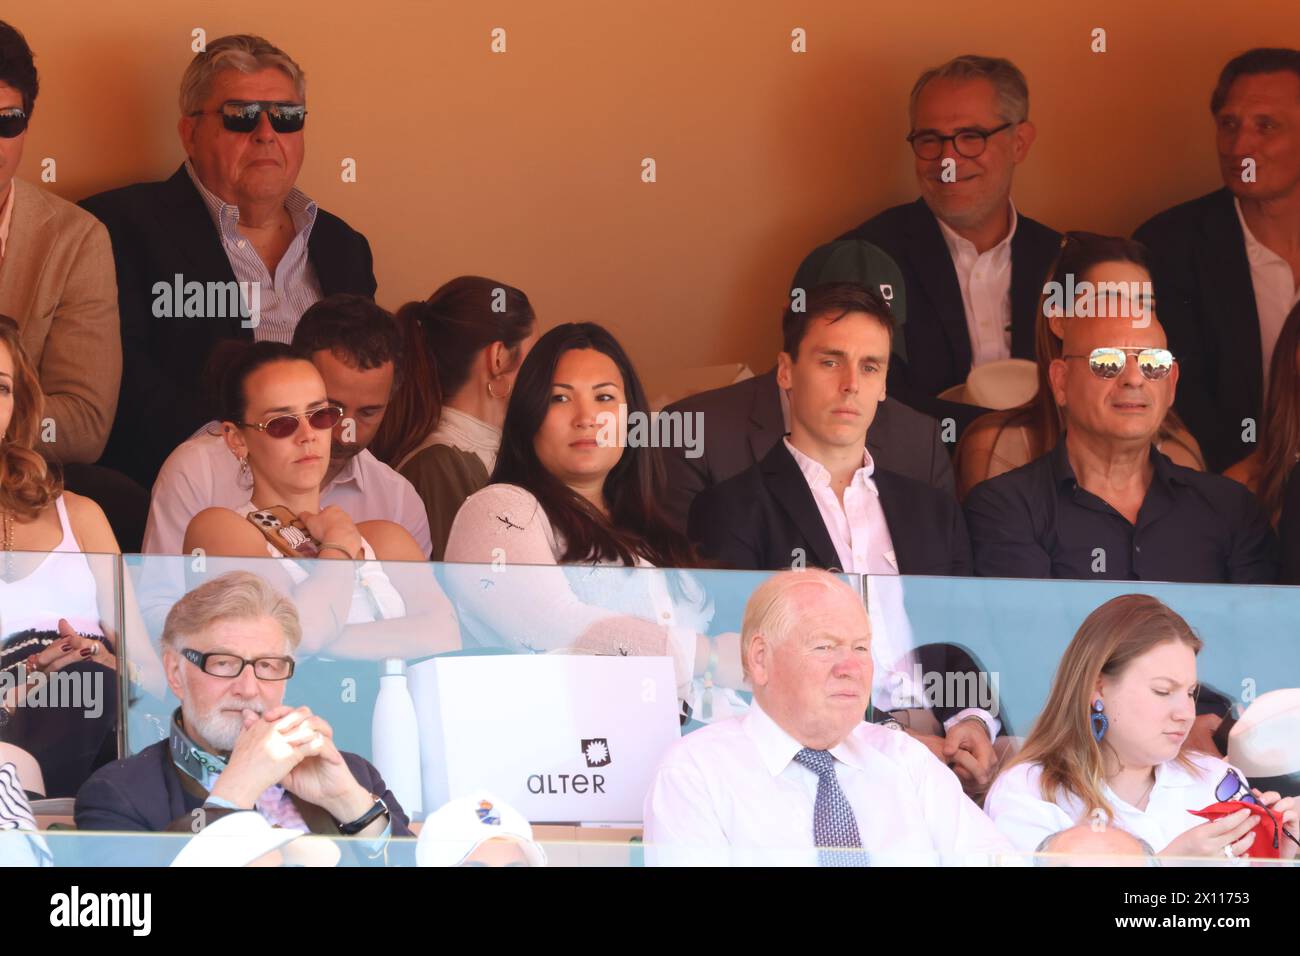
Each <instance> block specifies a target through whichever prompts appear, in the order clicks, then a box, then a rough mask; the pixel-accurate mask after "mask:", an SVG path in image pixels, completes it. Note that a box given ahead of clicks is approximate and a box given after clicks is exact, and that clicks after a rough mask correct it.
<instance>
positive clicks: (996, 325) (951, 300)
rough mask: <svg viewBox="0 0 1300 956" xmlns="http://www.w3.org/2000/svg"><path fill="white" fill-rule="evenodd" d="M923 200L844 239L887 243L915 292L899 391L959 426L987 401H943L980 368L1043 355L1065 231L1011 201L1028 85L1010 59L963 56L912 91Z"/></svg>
mask: <svg viewBox="0 0 1300 956" xmlns="http://www.w3.org/2000/svg"><path fill="white" fill-rule="evenodd" d="M910 116H911V121H912V132H911V134H910V135H909V137H908V139H909V141H910V142H911V144H912V150H913V153H914V154H915V163H916V180H917V183H918V184H919V185H920V187H921V198H920V199H917V200H916V201H915V202H911V203H906V204H904V205H901V206H894V207H893V208H891V209H886V210H885V211H884V212H881V213H879V214H878V215H876V216H875V217H873V218H871V219H868V220H867V221H866V222H864V223H862V224H861V225H859V226H857V227H856V228H854V229H852V230H850V231H849V232H846V233H845V234H844V235H842V236H841V237H840V238H841V239H863V240H866V241H867V242H871V243H874V244H876V245H878V246H880V247H881V248H882V249H884V250H885V251H886V252H887V253H889V255H890V256H891V257H892V258H893V259H894V261H895V262H897V263H898V265H899V268H900V269H902V272H903V279H904V285H905V287H906V290H907V323H906V325H904V327H903V335H904V337H905V339H906V344H907V348H906V355H907V359H906V361H905V362H904V361H895V362H893V363H892V364H891V367H890V379H889V387H890V389H891V390H892V391H893V392H894V395H895V397H896V398H898V399H900V400H902V401H904V402H906V403H907V404H909V405H911V406H912V407H913V408H917V409H920V410H921V411H923V412H926V413H927V414H929V415H933V416H934V417H936V418H938V419H940V420H942V419H943V418H945V417H953V418H954V419H955V420H956V424H957V427H958V430H959V431H960V430H962V429H964V428H965V426H966V425H967V424H969V422H970V421H971V420H973V418H975V417H977V416H978V415H980V414H982V412H983V411H984V410H983V409H979V408H975V407H974V406H965V411H964V412H963V411H961V410H960V409H962V408H963V406H959V405H955V404H954V403H951V402H947V403H941V402H938V401H936V400H935V398H934V396H936V395H938V394H939V393H940V392H942V391H943V390H944V389H946V388H949V387H951V386H953V385H960V384H961V383H962V382H964V381H966V376H967V375H968V374H969V373H970V370H971V368H972V366H974V365H981V364H984V363H985V362H989V361H993V360H995V359H998V358H1013V357H1014V358H1023V359H1030V360H1032V359H1033V358H1034V314H1035V311H1036V310H1037V308H1038V299H1039V296H1040V295H1041V293H1042V290H1043V283H1044V282H1045V281H1046V280H1047V275H1048V273H1049V271H1050V270H1051V266H1052V262H1053V260H1054V259H1055V257H1056V254H1057V251H1058V248H1059V244H1060V238H1061V237H1060V235H1059V234H1058V233H1056V232H1055V231H1053V230H1052V229H1049V228H1048V227H1047V226H1044V225H1042V224H1041V223H1038V222H1035V221H1034V220H1032V219H1030V218H1029V217H1028V216H1025V215H1022V214H1020V213H1019V212H1018V211H1017V210H1016V208H1015V207H1014V206H1013V205H1012V202H1011V181H1012V176H1013V174H1014V172H1015V167H1016V166H1017V165H1018V164H1020V163H1021V162H1022V161H1024V159H1025V158H1026V157H1027V156H1028V155H1029V148H1030V146H1031V145H1032V144H1033V142H1034V136H1035V130H1034V125H1033V124H1032V123H1031V122H1029V89H1028V86H1027V84H1026V82H1025V78H1024V75H1023V74H1022V73H1021V72H1020V70H1018V69H1017V68H1016V66H1015V65H1014V64H1013V63H1011V62H1009V61H1007V60H1003V59H997V58H992V57H982V56H960V57H957V58H956V59H954V60H951V61H949V62H948V63H945V64H943V65H942V66H939V67H935V68H934V69H931V70H927V71H926V72H924V73H922V74H921V76H920V78H919V79H918V80H917V82H916V85H915V86H914V87H913V88H912V98H911V104H910Z"/></svg>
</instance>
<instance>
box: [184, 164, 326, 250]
mask: <svg viewBox="0 0 1300 956" xmlns="http://www.w3.org/2000/svg"><path fill="white" fill-rule="evenodd" d="M185 171H186V172H187V173H189V175H190V181H191V182H192V183H194V188H195V189H197V190H198V191H199V196H201V197H202V199H203V205H205V206H207V207H208V213H209V214H210V215H211V216H212V223H213V225H215V226H216V227H217V232H218V233H220V234H221V235H223V236H226V237H227V238H230V237H233V236H234V234H235V227H236V226H237V225H238V224H239V207H238V206H237V205H235V204H234V203H228V202H226V201H225V200H224V199H222V198H221V197H220V196H218V195H217V194H216V193H214V192H212V190H210V189H208V187H207V186H205V185H203V181H202V180H201V179H199V174H198V171H197V170H195V168H194V164H193V163H191V162H190V161H189V160H188V159H186V160H185ZM284 208H285V209H287V210H288V211H289V218H290V219H292V220H293V228H294V231H295V232H304V230H305V231H306V233H307V234H308V235H310V233H311V227H312V226H313V225H315V223H316V213H317V211H318V207H317V205H316V201H315V200H314V199H312V198H311V197H309V196H308V195H307V194H306V193H305V192H303V191H302V190H301V189H299V188H298V187H297V186H294V187H292V188H291V189H290V190H289V195H287V196H285V197H284Z"/></svg>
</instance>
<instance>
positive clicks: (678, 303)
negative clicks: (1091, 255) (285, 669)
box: [3, 0, 1300, 377]
mask: <svg viewBox="0 0 1300 956" xmlns="http://www.w3.org/2000/svg"><path fill="white" fill-rule="evenodd" d="M3 16H4V17H5V18H7V19H10V20H11V22H13V23H14V24H15V25H17V26H18V27H19V28H20V29H22V30H23V31H24V33H25V34H26V35H27V38H28V40H29V42H30V43H31V44H32V46H33V48H34V49H35V51H36V54H37V66H38V68H39V69H40V74H41V94H40V98H39V100H38V104H37V110H36V113H35V116H34V119H33V123H32V127H31V133H30V135H29V136H28V141H27V149H26V154H25V156H24V159H23V164H22V169H21V170H20V175H22V176H25V177H26V178H28V179H31V180H37V179H38V178H39V175H40V170H41V160H42V158H43V157H53V158H54V159H55V160H56V161H57V164H58V165H57V171H58V179H57V182H55V183H52V184H50V185H49V188H51V189H53V190H55V191H56V192H57V193H59V194H60V195H62V196H64V197H67V198H69V199H79V198H81V197H83V196H86V195H88V194H90V193H92V192H97V191H99V190H101V189H106V188H110V187H114V186H119V185H124V184H127V183H130V182H133V181H138V180H142V179H158V178H165V177H166V176H168V175H170V173H171V172H172V171H174V170H175V168H176V167H177V165H178V164H179V163H180V162H181V160H182V159H183V153H182V151H181V148H180V145H179V142H178V139H177V136H176V131H175V128H176V119H177V105H176V92H177V86H178V83H179V79H180V75H181V72H182V71H183V70H184V67H185V65H186V64H187V63H188V62H189V60H190V58H191V57H192V55H193V54H192V52H191V49H190V43H191V30H193V29H194V28H196V27H202V28H203V29H205V30H206V31H207V36H208V38H209V39H213V38H216V37H218V36H220V35H222V34H225V33H236V32H256V33H261V34H263V35H264V36H266V37H267V38H268V39H270V40H271V41H272V42H274V43H276V44H277V45H279V46H281V47H282V48H284V49H285V50H287V51H288V52H289V53H290V54H291V55H292V56H293V57H294V58H295V59H296V60H297V61H298V62H299V63H300V64H301V65H302V67H303V68H304V69H305V70H306V72H307V80H308V85H307V89H308V108H309V110H310V117H309V120H308V126H307V156H306V162H305V163H304V166H303V172H302V175H301V178H300V181H299V185H300V186H302V187H303V188H304V189H305V190H306V191H307V192H308V194H310V195H311V196H312V197H313V198H315V199H316V200H317V201H318V202H320V204H321V206H322V207H324V208H326V209H329V210H330V211H332V212H334V213H336V214H338V215H341V216H343V217H344V218H345V219H347V220H348V221H349V222H350V223H351V224H352V225H353V226H354V227H355V228H357V229H360V230H361V231H362V232H364V233H365V234H366V235H367V236H368V237H369V239H370V243H371V245H372V247H373V249H374V253H375V263H376V272H377V275H378V279H379V293H378V298H379V301H380V302H381V303H382V304H384V305H386V306H388V307H390V308H395V307H397V306H398V305H400V304H401V303H402V302H404V301H406V300H408V299H412V298H424V297H426V296H427V295H428V294H429V293H430V292H432V291H433V289H435V288H436V287H437V286H438V285H440V284H441V283H442V282H444V281H445V280H447V279H449V278H451V277H452V276H455V275H458V274H462V273H478V274H482V275H487V276H491V277H493V278H497V279H500V280H503V281H505V282H509V283H511V284H514V285H517V286H519V287H520V288H522V289H523V290H524V291H525V292H527V293H528V295H529V297H530V298H531V299H532V301H533V303H534V305H535V306H536V308H537V311H538V314H539V317H540V319H541V322H542V325H543V326H550V325H554V324H556V323H558V322H563V321H571V320H594V321H598V322H602V323H605V324H607V325H608V326H609V327H610V328H611V329H612V330H613V331H614V332H615V333H616V334H617V335H619V336H620V338H621V339H622V340H623V342H624V344H625V345H626V346H627V347H628V348H629V350H630V351H631V353H632V355H633V357H634V359H635V360H636V361H637V362H638V364H639V366H640V367H641V369H642V371H643V373H649V374H650V376H651V377H653V375H654V373H655V371H656V370H659V369H662V368H664V367H668V366H672V365H706V364H713V363H717V362H724V361H737V360H738V361H745V362H748V363H750V364H751V365H752V366H754V367H755V369H759V370H761V369H764V368H766V367H768V365H769V364H770V363H771V361H772V358H773V356H774V354H775V352H776V351H777V349H778V348H779V341H780V338H779V334H778V326H779V316H780V312H781V309H782V308H783V306H784V303H785V295H786V288H787V284H788V282H789V279H790V278H791V276H792V275H793V273H794V269H795V267H796V266H797V264H798V262H799V260H800V259H801V258H802V256H803V255H804V254H805V253H806V252H807V251H808V250H809V249H811V248H812V247H813V246H815V245H817V244H818V243H820V242H824V241H827V240H829V239H832V238H834V237H835V236H836V235H838V234H839V233H840V232H842V231H843V230H845V229H848V228H850V227H852V226H854V225H856V224H857V223H858V222H860V221H862V220H863V219H865V218H867V217H868V216H869V215H871V214H874V212H875V211H877V210H878V209H880V208H883V207H884V206H887V205H892V204H894V203H897V202H902V201H905V200H909V199H911V198H913V197H914V196H915V194H916V190H915V183H914V181H913V178H912V168H911V155H910V152H909V150H908V148H907V146H906V144H905V143H904V142H903V137H904V135H905V134H906V133H907V116H906V100H907V93H908V91H909V89H910V88H911V85H912V82H913V81H914V79H915V77H916V75H917V74H918V73H919V72H920V71H921V70H922V69H923V68H925V67H927V66H930V65H932V64H935V63H937V62H940V61H942V60H944V59H947V58H948V57H950V56H953V55H956V54H958V53H966V52H977V53H986V54H994V55H1003V56H1007V57H1010V58H1011V59H1012V60H1014V61H1015V62H1016V63H1017V64H1018V65H1019V66H1020V67H1021V69H1022V70H1024V72H1025V74H1026V75H1027V77H1028V79H1029V84H1030V106H1031V108H1030V116H1031V119H1033V120H1034V121H1035V123H1036V124H1037V126H1038V140H1037V142H1036V144H1035V145H1034V147H1033V149H1032V151H1031V153H1030V156H1029V158H1028V160H1027V161H1026V163H1025V164H1024V165H1022V166H1021V167H1020V170H1019V172H1018V175H1017V179H1016V189H1015V193H1014V196H1015V199H1016V203H1017V206H1018V207H1019V208H1021V209H1023V210H1024V211H1025V212H1026V213H1027V214H1029V215H1031V216H1033V217H1034V218H1036V219H1039V220H1041V221H1044V222H1046V223H1048V224H1050V225H1052V226H1055V227H1057V228H1062V229H1064V228H1082V229H1093V230H1098V231H1103V232H1125V233H1127V232H1128V231H1130V230H1131V229H1132V228H1133V227H1134V226H1136V225H1137V224H1138V223H1140V222H1141V221H1142V220H1143V219H1145V218H1146V217H1147V216H1148V215H1150V214H1151V213H1153V212H1155V211H1156V210H1158V209H1161V208H1163V207H1165V206H1167V205H1170V204H1172V203H1173V202H1176V201H1178V200H1180V199H1184V198H1190V197H1192V196H1195V195H1200V194H1201V193H1204V192H1206V191H1208V190H1210V189H1212V188H1215V187H1216V186H1217V185H1218V177H1217V172H1216V166H1215V161H1214V153H1213V140H1212V127H1211V123H1210V119H1209V111H1208V106H1207V103H1208V99H1209V93H1210V90H1211V88H1212V87H1213V84H1214V80H1215V77H1216V76H1217V73H1218V70H1219V69H1220V67H1221V66H1222V64H1223V63H1224V62H1225V61H1226V60H1227V59H1228V58H1229V57H1230V56H1232V55H1233V54H1235V53H1237V52H1240V51H1241V50H1244V49H1246V48H1248V47H1251V46H1257V45H1265V44H1270V45H1278V44H1282V45H1291V46H1300V4H1297V3H1296V2H1295V0H1246V2H1239V3H1232V4H1227V3H1223V4H1213V5H1204V4H1201V3H1199V2H1195V0H1140V2H1133V0H1118V2H1116V0H1101V2H1089V3H1085V4H1079V3H1063V2H1059V0H1010V2H995V3H992V4H988V3H985V4H973V3H970V2H967V0H961V2H955V0H930V2H925V3H902V4H883V3H864V2H861V0H801V2H793V0H779V2H778V0H745V2H725V3H724V2H710V0H704V2H692V3H683V2H644V0H633V2H629V0H617V2H608V0H604V2H590V3H585V2H576V0H551V2H546V3H538V2H537V0H508V2H495V3H478V2H469V3H445V2H420V0H369V2H354V0H348V2H338V0H329V2H316V3H306V2H302V0H293V2H279V3H274V4H269V3H266V2H252V0H221V2H219V3H218V2H216V0H110V2H91V0H60V2H57V3H35V2H32V0H27V2H25V3H22V4H10V5H8V6H7V9H6V10H5V12H4V14H3ZM495 27H502V28H504V29H505V30H506V38H507V39H506V42H507V52H506V53H505V54H493V53H492V52H490V48H489V44H490V39H491V37H490V31H491V30H492V29H493V28H495ZM796 27H802V28H803V29H804V30H806V31H807V47H808V52H807V53H803V54H795V53H792V52H791V50H790V43H791V37H790V34H791V30H793V29H794V28H796ZM1095 27H1102V28H1104V29H1105V30H1106V32H1107V47H1108V50H1107V52H1106V53H1104V54H1094V53H1092V52H1091V51H1090V43H1091V36H1090V33H1091V31H1092V29H1093V28H1095ZM647 156H649V157H653V158H654V159H655V160H656V162H657V166H658V181H657V182H656V183H653V184H645V183H642V182H641V178H640V177H641V165H640V164H641V160H642V159H643V158H644V157H647ZM344 157H353V158H355V159H356V161H357V169H358V181H357V182H356V183H351V184H345V183H343V182H341V181H340V175H339V173H340V162H341V160H342V159H343V158H344Z"/></svg>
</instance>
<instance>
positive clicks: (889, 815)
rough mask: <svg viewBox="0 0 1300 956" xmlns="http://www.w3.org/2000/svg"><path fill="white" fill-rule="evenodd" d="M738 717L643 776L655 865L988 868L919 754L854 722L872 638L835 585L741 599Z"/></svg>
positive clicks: (984, 851)
mask: <svg viewBox="0 0 1300 956" xmlns="http://www.w3.org/2000/svg"><path fill="white" fill-rule="evenodd" d="M741 653H742V660H743V662H744V667H745V671H746V674H747V676H748V677H749V679H750V681H751V683H752V685H753V688H754V706H753V707H752V708H750V710H749V711H748V712H747V713H746V714H745V716H743V717H738V718H733V719H731V720H726V721H721V722H719V723H715V724H712V725H710V726H708V727H705V728H703V729H701V730H697V731H695V732H694V733H691V734H689V735H687V736H686V737H684V738H682V740H681V741H679V742H678V743H677V744H675V745H674V746H673V747H672V748H671V749H670V750H669V751H668V753H667V754H666V755H665V757H664V759H663V761H662V762H661V764H660V765H659V767H658V769H657V770H656V772H655V777H654V780H653V781H652V784H651V787H650V790H649V793H648V794H647V796H646V801H645V840H646V843H647V845H648V847H649V851H650V861H651V862H653V863H658V864H721V863H734V864H787V865H788V864H805V865H814V864H817V863H822V864H826V865H864V864H866V863H867V862H868V861H869V862H871V863H876V864H879V863H884V862H888V863H892V864H909V863H910V864H933V863H936V862H941V861H942V862H960V863H988V862H991V857H992V856H993V855H996V854H999V853H1003V852H1010V846H1009V844H1008V843H1007V842H1006V840H1005V839H1004V838H1003V837H1002V836H1001V835H1000V834H998V832H997V831H996V830H995V829H994V827H993V824H992V823H991V822H990V820H989V819H988V817H986V816H985V815H984V814H983V813H982V812H981V811H980V810H979V809H978V808H977V807H976V806H975V804H973V803H972V802H971V801H970V800H969V799H968V798H967V797H966V795H965V794H963V793H962V788H961V784H960V783H959V782H958V780H957V778H956V776H954V775H953V774H952V772H951V771H949V770H948V769H947V768H946V767H945V766H944V765H943V764H942V763H940V762H939V761H938V760H937V759H935V757H934V756H933V755H932V754H931V753H930V751H929V750H928V749H927V748H926V747H925V745H924V744H921V743H919V742H918V741H915V740H913V739H912V738H911V737H909V736H908V735H907V734H904V733H901V732H898V731H896V730H890V729H888V728H885V727H881V726H877V725H874V724H867V723H864V722H863V721H862V714H863V712H864V711H865V709H866V706H867V701H868V699H869V697H870V694H871V678H872V663H871V625H870V621H869V619H868V617H867V613H866V609H865V608H864V607H863V606H862V602H861V601H860V600H859V598H858V596H857V594H855V593H854V591H853V589H852V588H850V587H849V586H848V585H847V584H845V583H844V582H843V581H841V580H840V579H839V578H837V577H836V576H835V575H832V574H829V573H827V572H824V571H818V570H811V569H810V570H805V571H789V572H783V573H781V574H778V575H775V576H774V577H772V578H770V579H768V580H767V581H765V582H764V583H763V584H762V585H761V586H760V587H759V588H758V589H757V590H756V591H755V592H754V594H753V595H752V596H751V597H750V600H749V603H748V605H747V606H746V608H745V617H744V623H743V626H742V631H741Z"/></svg>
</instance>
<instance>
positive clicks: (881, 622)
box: [782, 438, 1002, 740]
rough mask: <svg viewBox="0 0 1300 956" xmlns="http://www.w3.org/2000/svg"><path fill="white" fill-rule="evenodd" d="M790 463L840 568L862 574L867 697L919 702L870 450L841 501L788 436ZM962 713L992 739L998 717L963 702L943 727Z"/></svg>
mask: <svg viewBox="0 0 1300 956" xmlns="http://www.w3.org/2000/svg"><path fill="white" fill-rule="evenodd" d="M782 440H783V441H784V442H785V447H786V448H787V449H788V450H789V451H790V455H791V456H792V457H793V458H794V460H795V464H797V465H798V466H799V470H800V471H801V472H802V473H803V476H804V480H805V481H807V482H808V488H809V490H810V491H812V496H813V500H814V501H816V502H817V511H818V512H819V513H820V514H821V518H822V524H823V525H825V527H826V533H827V534H828V535H830V539H831V543H832V544H833V545H834V546H835V553H836V554H837V555H838V556H839V559H840V569H841V570H843V571H846V572H848V573H850V574H865V575H867V576H868V577H867V614H868V616H869V617H870V618H871V635H872V636H871V652H872V657H873V659H874V660H875V662H876V667H877V669H878V671H879V673H878V674H877V675H876V679H875V680H874V681H873V682H872V683H873V684H874V685H875V686H874V687H873V689H872V701H873V702H874V704H875V706H876V707H877V709H879V710H906V709H908V708H912V707H923V706H924V693H923V687H924V681H922V682H921V686H920V687H918V686H917V683H918V682H917V680H916V674H915V664H914V661H915V656H914V654H913V653H912V652H913V651H914V650H915V645H914V643H913V639H912V627H911V624H910V623H909V622H908V619H907V610H906V608H905V606H904V604H903V585H902V582H901V581H899V580H898V560H897V558H895V556H894V542H893V539H892V538H891V537H890V536H889V523H888V522H887V521H886V520H885V511H884V508H883V507H881V504H880V492H879V490H878V489H877V488H876V483H875V481H874V480H872V477H871V476H872V474H874V472H875V470H876V466H875V462H873V461H872V460H871V453H870V452H868V451H867V450H866V449H865V448H863V450H862V467H861V468H859V469H858V470H857V471H855V472H854V473H853V480H852V481H850V482H849V486H848V487H847V488H845V489H844V503H843V505H841V504H840V500H839V497H838V496H837V495H836V494H835V489H834V488H833V487H831V473H830V471H828V470H827V468H826V467H825V466H824V465H823V464H822V463H821V462H819V461H815V460H814V459H812V458H810V457H808V456H807V455H805V454H804V453H803V452H801V451H800V450H799V449H798V448H795V447H794V445H792V444H790V439H789V438H785V439H782ZM967 717H979V718H980V720H982V721H983V722H984V727H985V729H987V730H988V732H989V739H990V740H994V739H996V738H997V736H998V731H999V730H1000V729H1001V727H1002V722H1001V721H1000V720H998V719H997V718H996V717H994V716H993V715H992V714H990V713H989V712H988V711H986V710H982V709H980V708H978V707H967V708H964V709H963V710H960V711H958V712H957V713H956V714H954V715H953V716H952V717H949V718H948V719H947V720H945V721H944V724H943V726H944V729H945V730H947V729H949V728H950V727H953V726H954V725H955V724H958V723H960V722H961V721H963V720H965V719H966V718H967Z"/></svg>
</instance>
